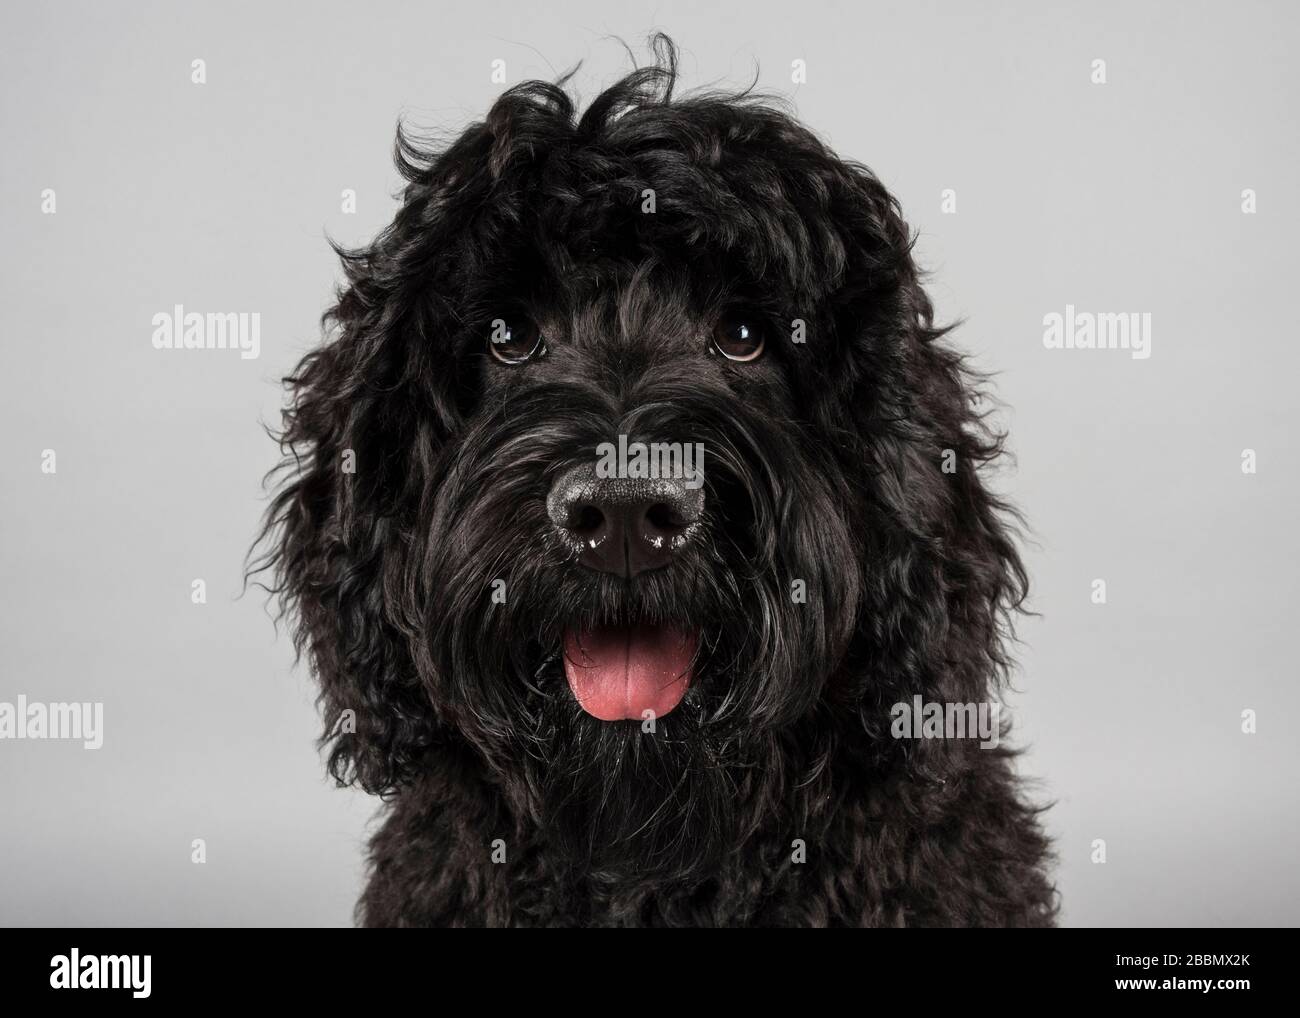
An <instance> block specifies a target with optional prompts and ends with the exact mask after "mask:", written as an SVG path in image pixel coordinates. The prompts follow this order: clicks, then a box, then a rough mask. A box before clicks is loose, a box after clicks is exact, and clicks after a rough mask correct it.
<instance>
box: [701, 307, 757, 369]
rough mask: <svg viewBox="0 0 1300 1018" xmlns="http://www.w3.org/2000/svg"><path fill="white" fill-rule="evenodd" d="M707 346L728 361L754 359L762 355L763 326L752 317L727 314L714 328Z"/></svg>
mask: <svg viewBox="0 0 1300 1018" xmlns="http://www.w3.org/2000/svg"><path fill="white" fill-rule="evenodd" d="M709 346H710V347H711V348H712V349H713V350H716V351H717V352H718V353H720V354H722V356H723V357H725V358H727V360H729V361H756V360H758V359H759V358H760V357H761V356H763V328H762V326H761V325H759V323H758V322H757V321H755V320H754V319H752V318H741V317H736V316H728V317H726V318H724V319H722V321H720V322H719V323H718V324H717V327H716V328H714V330H713V336H712V338H711V339H710V340H709Z"/></svg>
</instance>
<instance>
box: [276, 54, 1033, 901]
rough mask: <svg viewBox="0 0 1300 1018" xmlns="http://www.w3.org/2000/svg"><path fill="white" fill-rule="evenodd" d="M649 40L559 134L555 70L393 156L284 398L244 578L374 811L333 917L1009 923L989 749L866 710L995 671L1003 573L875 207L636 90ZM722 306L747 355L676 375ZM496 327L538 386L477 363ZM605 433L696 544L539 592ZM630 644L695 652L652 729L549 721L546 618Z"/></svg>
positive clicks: (891, 241) (1014, 837) (952, 411)
mask: <svg viewBox="0 0 1300 1018" xmlns="http://www.w3.org/2000/svg"><path fill="white" fill-rule="evenodd" d="M654 46H655V50H656V56H657V60H656V63H655V65H654V66H651V67H643V68H640V69H638V70H636V71H635V72H633V73H631V74H629V75H628V76H627V77H626V78H624V79H623V80H622V81H620V82H618V83H617V84H616V85H614V86H613V87H611V88H610V89H608V90H607V91H605V92H604V93H603V94H601V95H600V96H599V97H598V98H597V99H596V100H595V101H594V102H592V103H591V104H590V106H588V108H587V109H586V111H585V112H582V113H581V114H579V113H578V111H577V110H576V109H575V106H574V103H573V101H572V100H571V99H570V98H569V96H568V95H567V94H566V92H565V91H564V85H565V84H566V82H567V78H565V79H562V80H561V81H560V82H559V83H558V84H556V85H552V84H548V83H541V82H529V83H527V84H523V85H520V86H518V87H516V88H512V89H510V90H509V91H508V92H506V93H505V94H504V95H502V96H501V98H500V99H499V100H498V101H497V102H496V104H495V105H494V106H493V107H492V109H491V111H490V112H489V113H488V115H487V118H486V120H485V121H483V122H482V123H478V124H475V125H473V126H471V127H470V128H469V129H468V130H466V131H465V132H464V133H463V134H462V135H461V136H460V137H459V138H457V139H456V140H455V141H454V142H453V143H451V144H450V145H448V146H446V147H445V148H443V149H441V150H433V151H426V150H424V148H422V147H421V145H419V144H417V143H416V142H414V141H412V140H411V139H410V138H409V137H408V136H406V135H405V134H403V133H402V132H401V131H400V130H399V133H398V142H397V162H398V167H399V169H400V170H401V172H402V174H403V176H404V178H405V179H406V181H407V182H408V184H407V187H406V189H405V192H404V196H403V202H402V206H401V209H400V211H399V212H398V213H397V216H396V219H395V220H394V222H393V223H392V224H391V226H389V227H388V228H387V229H386V230H384V231H383V233H381V234H380V235H379V236H378V237H377V238H376V239H375V241H374V242H373V243H372V244H371V245H370V246H368V247H365V248H363V249H361V250H357V251H350V252H346V251H340V252H339V253H340V255H341V257H342V260H343V265H344V268H345V270H346V274H347V284H346V286H345V287H343V288H342V289H341V291H340V294H339V299H338V303H337V305H336V306H335V307H334V308H333V309H332V310H331V311H330V312H329V313H328V314H327V315H326V326H327V332H328V334H329V339H330V341H329V342H328V343H327V344H326V345H324V346H322V347H321V348H319V349H318V350H316V351H315V352H313V353H311V354H309V355H308V356H307V357H306V358H305V359H304V360H303V362H302V363H301V365H300V366H299V367H298V369H297V371H296V372H295V373H294V374H293V375H292V376H291V377H290V378H289V379H287V380H286V384H287V386H288V387H289V390H290V393H291V401H290V405H289V407H288V408H287V409H286V411H285V416H284V431H283V435H282V446H283V447H284V448H285V451H286V453H287V458H286V462H285V465H284V468H283V473H282V474H281V475H280V480H279V482H278V490H277V493H276V494H275V497H274V501H273V503H272V506H271V509H270V511H269V512H268V517H267V522H266V530H265V533H264V534H263V538H264V540H265V541H266V542H267V544H266V554H265V555H264V556H263V558H262V559H261V560H260V561H259V562H258V563H256V568H257V569H267V570H270V571H271V572H272V573H273V575H274V576H275V577H276V582H275V584H274V589H275V591H276V592H278V593H279V595H280V597H281V599H282V603H283V605H284V607H285V608H286V609H287V610H288V611H290V612H291V614H292V616H293V619H294V623H295V633H296V640H297V644H298V647H299V649H300V650H303V649H305V650H306V651H307V652H308V654H309V658H310V661H311V663H312V665H313V668H314V671H315V673H316V675H317V676H318V677H319V681H320V685H321V701H322V704H323V709H324V714H325V722H326V736H325V739H324V741H325V742H326V743H327V744H328V746H329V747H330V755H329V767H330V771H331V773H332V774H333V775H334V776H335V777H336V778H337V779H338V781H339V782H340V783H354V782H355V783H357V784H359V785H360V786H361V787H363V788H365V789H366V790H368V791H370V792H372V793H377V794H381V795H383V796H385V798H386V799H388V807H387V820H386V823H385V825H384V827H383V829H382V830H381V831H380V833H379V834H378V835H377V836H376V837H375V838H374V841H373V844H372V848H371V877H370V883H369V886H368V888H367V890H366V892H365V895H364V898H363V900H362V901H361V903H360V905H359V907H358V917H359V919H360V921H362V922H364V923H366V924H369V925H425V924H440V925H441V924H450V925H521V926H523V925H665V926H667V925H674V926H677V925H723V924H751V925H869V926H912V925H1047V924H1050V923H1051V922H1052V921H1053V920H1054V915H1055V908H1056V903H1055V893H1054V891H1053V889H1052V887H1051V885H1050V883H1049V880H1048V879H1047V877H1046V876H1045V866H1046V861H1047V859H1048V845H1047V842H1046V840H1045V838H1044V836H1043V834H1042V833H1041V831H1040V828H1039V825H1038V818H1037V810H1036V809H1034V808H1033V807H1032V806H1030V805H1028V804H1027V803H1026V802H1025V801H1024V799H1023V798H1022V797H1021V795H1020V794H1019V792H1018V790H1017V782H1016V778H1015V776H1014V773H1013V769H1012V760H1011V758H1010V754H1009V753H1008V752H1007V751H1005V750H995V751H990V750H982V749H980V748H978V745H977V744H976V743H975V742H974V741H973V740H917V741H908V740H896V739H894V738H892V737H891V735H890V731H889V728H890V708H891V706H892V705H893V704H895V703H897V702H901V701H908V702H910V701H911V699H912V697H913V696H914V695H916V694H920V695H922V696H923V697H924V698H925V699H926V700H927V701H941V702H978V701H985V700H988V699H989V698H991V697H997V696H998V695H999V691H1000V688H1001V686H1002V683H1003V682H1004V681H1005V675H1006V672H1007V668H1008V660H1007V658H1006V656H1005V653H1004V644H1005V643H1006V642H1007V641H1008V640H1009V639H1010V633H1009V623H1010V620H1011V616H1012V615H1013V614H1014V613H1015V612H1016V611H1017V610H1018V608H1019V606H1020V604H1021V602H1022V601H1023V598H1024V593H1025V584H1026V578H1025V573H1024V570H1023V568H1022V565H1021V562H1020V560H1019V558H1018V556H1017V552H1016V549H1015V547H1014V545H1013V542H1012V540H1011V536H1010V535H1011V529H1010V526H1009V523H1010V522H1011V515H1010V513H1009V510H1008V509H1007V507H1006V506H1004V505H1003V504H1002V503H1000V502H999V501H998V500H997V499H996V498H995V497H994V496H993V495H991V494H990V492H989V491H988V489H987V488H986V486H985V484H984V483H983V482H982V480H981V478H980V475H979V472H978V471H979V468H980V467H981V466H982V465H984V464H985V463H987V462H988V461H990V460H992V459H994V458H995V457H996V456H997V455H998V454H999V453H1000V449H1001V442H1000V436H998V435H996V434H993V433H991V432H990V431H989V429H988V428H987V426H986V425H985V423H984V421H983V419H982V417H981V415H980V414H979V413H978V412H977V408H976V406H975V400H976V381H977V380H976V379H974V378H972V377H971V376H970V374H969V373H968V372H967V371H966V370H965V369H964V368H963V366H962V362H961V358H960V357H959V356H958V355H957V354H956V353H954V352H953V351H952V350H951V349H949V348H948V347H947V346H945V345H944V343H943V342H942V341H941V337H942V335H943V332H944V330H943V329H940V328H936V327H935V325H934V324H933V314H932V308H931V304H930V301H929V299H928V298H927V297H926V295H925V293H924V292H923V290H922V287H921V285H920V281H919V278H918V270H917V268H916V266H915V264H914V262H913V259H912V254H911V246H912V242H911V238H910V236H909V232H908V229H907V227H906V225H905V224H904V222H903V219H902V217H901V215H900V211H899V208H898V205H897V203H896V202H895V201H894V199H893V198H892V197H891V196H890V194H889V193H888V192H887V191H886V190H885V188H884V186H883V185H882V184H881V183H880V182H879V181H878V180H877V179H876V177H875V176H874V175H873V174H872V173H871V172H870V171H869V170H867V169H866V168H865V167H863V166H861V165H858V164H856V163H853V162H847V161H844V160H842V159H840V158H837V157H836V156H835V155H834V154H833V153H832V152H830V151H829V150H828V149H827V148H826V146H825V145H823V144H822V143H821V142H820V141H819V140H818V139H817V138H815V137H814V136H813V135H812V134H811V133H810V132H809V131H808V130H807V129H805V128H804V127H802V126H800V124H798V123H797V122H796V121H795V120H794V119H793V118H792V117H791V116H789V115H788V114H787V113H785V112H782V111H781V110H780V109H779V108H778V107H777V106H776V105H775V104H774V103H773V102H772V101H771V100H765V99H762V98H761V97H757V96H755V95H753V94H750V93H742V94H739V95H731V94H726V95H723V94H713V93H709V94H695V95H691V96H687V97H677V96H675V95H674V93H673V86H674V81H675V77H676V66H675V65H676V54H675V51H674V50H673V48H672V45H671V43H669V42H668V41H667V40H666V39H664V38H662V37H659V38H656V39H655V40H654ZM646 189H653V191H654V194H655V197H656V201H657V209H656V211H655V212H654V213H653V214H647V213H645V212H643V211H642V201H643V195H644V192H645V191H646ZM737 306H741V307H744V308H746V309H747V311H748V313H750V314H751V315H754V316H758V317H759V318H761V319H762V320H764V321H766V322H767V323H769V324H770V326H771V332H770V334H771V335H772V336H774V337H777V340H776V341H774V342H772V343H771V344H770V346H771V349H770V350H769V352H768V353H767V355H766V356H765V358H764V359H763V360H762V361H759V362H757V363H754V364H737V363H731V362H729V361H726V360H724V359H722V358H719V357H716V356H710V355H709V353H708V352H707V349H706V342H705V339H704V337H706V336H707V335H708V334H709V330H710V329H711V327H712V325H713V323H714V322H715V321H716V319H717V317H718V316H719V315H720V314H722V313H723V311H724V310H726V309H729V308H734V307H737ZM503 309H518V310H522V311H524V312H526V313H528V314H529V315H531V316H532V317H533V318H534V319H535V320H536V321H537V322H538V323H540V325H541V327H542V330H543V331H544V332H545V334H546V336H547V343H548V348H549V349H548V353H547V355H546V356H545V357H544V358H542V359H540V360H536V361H534V362H532V363H529V364H527V365H524V366H517V367H511V366H504V365H501V364H498V363H496V362H495V361H494V360H493V359H492V358H491V357H490V356H489V355H488V353H487V350H486V347H487V344H486V342H485V336H486V334H487V331H488V323H489V322H490V321H491V320H492V319H493V318H495V317H497V316H498V315H500V314H501V313H502V310H503ZM796 318H799V319H803V320H804V321H805V322H806V328H807V338H806V342H805V343H803V344H796V343H793V342H791V341H790V339H789V334H790V330H789V323H790V322H791V321H792V320H793V319H796ZM619 433H626V434H632V433H636V434H643V435H649V436H654V437H656V438H662V439H664V440H687V441H698V442H702V443H703V444H704V447H705V449H706V450H707V455H708V460H707V470H706V492H707V515H706V517H705V520H704V524H705V526H704V531H703V537H702V539H701V540H698V541H696V542H695V543H694V544H693V545H692V546H691V547H690V549H688V550H689V554H684V555H683V556H682V557H681V559H680V561H678V562H677V563H676V564H674V565H673V566H672V567H671V568H668V569H663V570H659V571H657V572H652V573H647V574H643V575H641V576H639V577H637V578H635V579H634V580H632V581H626V580H621V579H614V578H611V577H608V576H606V575H603V574H598V573H594V572H589V571H587V570H585V569H582V568H579V567H578V566H576V565H575V564H574V563H573V562H571V561H570V560H569V553H568V552H567V550H566V549H565V547H564V546H563V545H562V544H561V543H559V542H558V541H556V540H555V537H554V534H553V533H552V529H551V527H550V526H549V521H548V517H547V512H546V504H545V503H546V495H547V492H548V490H549V488H550V486H551V483H552V481H553V480H554V479H555V478H556V476H557V475H559V474H560V473H561V472H562V471H563V470H564V469H565V468H566V467H568V466H570V465H572V464H573V463H575V462H577V461H579V460H581V459H583V458H584V457H585V458H590V457H591V456H592V455H593V448H594V446H595V445H596V444H597V443H598V442H602V441H608V440H611V439H612V437H613V436H614V435H616V434H619ZM945 450H951V451H952V452H953V453H955V465H956V468H955V472H950V473H948V472H944V470H943V468H942V465H941V464H942V461H943V459H944V452H945ZM349 452H350V453H351V454H352V455H353V456H354V457H355V472H349V471H348V470H347V469H345V467H344V463H345V457H346V456H347V455H348V453H349ZM496 579H504V580H505V581H506V583H507V590H508V600H507V603H505V604H493V603H491V600H490V594H491V591H492V584H493V581H494V580H496ZM794 579H803V580H804V581H806V583H807V588H808V591H809V597H808V602H807V603H806V604H795V603H792V599H791V597H790V584H791V581H792V580H794ZM634 618H645V619H652V620H658V621H670V622H677V623H689V624H691V625H693V626H696V627H699V628H700V629H701V630H702V633H703V642H702V646H701V651H700V660H699V666H698V673H699V675H700V676H701V679H700V681H698V682H693V683H692V688H691V689H690V691H689V692H688V694H687V695H686V698H685V700H684V701H683V702H682V704H681V706H680V707H679V708H678V709H677V710H676V711H674V712H673V713H671V714H669V715H667V716H666V717H664V718H662V719H660V720H659V723H658V729H657V733H656V734H654V735H647V734H644V733H643V732H642V731H641V728H640V726H639V725H638V724H637V723H635V722H622V723H617V722H615V723H607V722H601V721H597V720H596V719H594V718H592V717H590V716H588V715H587V714H585V713H584V712H583V711H582V710H580V709H579V707H578V705H577V703H576V701H575V700H574V697H573V695H572V694H571V693H570V691H569V689H568V687H567V685H566V683H565V680H564V677H563V674H562V669H561V668H560V667H559V665H558V664H557V661H558V658H559V648H560V640H561V633H562V632H563V630H564V628H565V627H566V626H571V625H574V624H575V623H581V622H587V623H590V622H595V621H600V620H611V619H624V620H626V619H634ZM349 711H350V712H354V714H345V712H349ZM351 717H355V731H351V730H349V729H350V728H351V727H353V726H351V725H348V724H347V723H346V722H347V720H348V719H349V718H351ZM498 839H499V842H498ZM796 840H799V841H802V842H803V843H804V844H805V845H806V853H807V857H806V861H805V862H794V861H792V855H793V853H794V849H793V847H792V846H793V845H794V843H795V842H796ZM494 842H498V848H501V847H503V848H504V852H505V861H504V862H499V861H496V862H494V861H493V843H494ZM500 843H503V845H501V844H500ZM498 858H499V854H498Z"/></svg>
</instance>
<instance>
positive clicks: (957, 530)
mask: <svg viewBox="0 0 1300 1018" xmlns="http://www.w3.org/2000/svg"><path fill="white" fill-rule="evenodd" d="M839 185H840V186H839V187H837V188H834V189H832V194H833V195H834V198H833V202H834V203H835V205H837V206H838V208H837V209H836V211H835V221H836V222H838V223H839V224H840V225H841V229H842V231H843V232H842V234H841V236H842V237H843V238H844V247H845V259H844V272H843V276H842V285H841V287H840V289H839V292H838V294H837V295H836V296H835V297H834V298H833V299H832V306H833V307H834V309H835V310H834V322H833V331H834V333H835V337H836V346H837V354H836V356H835V357H833V358H828V361H830V362H831V364H832V365H833V366H832V368H831V370H830V371H828V373H827V375H826V377H824V378H823V379H822V380H821V381H820V382H819V389H820V391H821V393H822V398H821V401H820V403H819V404H818V412H819V413H820V414H822V415H823V426H824V427H829V428H833V433H835V434H842V433H843V431H844V429H843V427H842V425H840V426H835V424H834V422H837V421H838V422H842V421H844V420H846V419H847V420H852V421H854V427H853V428H852V429H851V432H852V435H853V439H852V441H850V442H848V443H842V446H843V453H844V454H845V455H846V456H848V457H849V458H850V461H848V462H845V464H844V466H845V469H846V470H849V471H851V473H852V476H856V477H861V478H862V484H863V487H862V492H861V497H862V499H863V500H864V503H865V506H866V515H867V518H868V525H867V526H866V528H865V533H864V535H863V541H864V548H863V552H864V554H865V562H866V563H867V565H868V567H867V568H864V580H865V583H866V590H865V592H864V611H863V613H862V620H861V628H860V634H861V635H862V636H864V637H865V639H863V640H861V641H860V642H861V644H862V647H863V648H864V649H863V651H862V652H863V653H864V654H865V655H867V656H868V658H869V660H868V661H867V662H866V663H867V668H866V669H865V674H866V675H868V676H869V677H870V682H869V683H868V684H867V686H866V688H863V689H860V690H858V691H857V692H858V693H859V694H860V695H861V696H862V697H866V698H869V699H870V701H872V709H869V710H868V711H867V712H866V713H867V714H868V715H871V716H875V717H885V718H887V717H888V710H889V707H890V705H891V704H892V703H894V702H897V701H898V700H900V699H910V697H911V696H913V695H915V694H917V693H921V694H924V695H926V696H927V697H929V698H931V699H934V700H942V701H953V702H976V701H980V700H985V699H987V698H988V697H990V696H992V695H994V694H995V691H996V687H997V685H998V683H999V681H1000V678H1001V676H1002V675H1003V674H1004V673H1005V670H1006V668H1007V664H1008V660H1007V657H1006V654H1005V652H1004V642H1005V640H1006V639H1007V638H1008V636H1009V629H1010V621H1011V618H1012V616H1013V615H1014V613H1015V611H1016V609H1018V608H1019V606H1020V604H1021V603H1022V601H1023V599H1024V597H1025V595H1026V589H1027V578H1026V575H1025V571H1024V568H1023V566H1022V564H1021V561H1020V558H1019V555H1018V553H1017V551H1016V548H1015V544H1014V542H1013V540H1012V534H1013V528H1012V524H1013V523H1014V522H1015V520H1016V516H1015V513H1014V512H1013V511H1012V510H1011V509H1010V508H1009V507H1008V506H1007V505H1006V504H1004V503H1003V502H1002V501H1001V500H999V499H998V498H997V497H996V496H995V495H994V494H992V493H991V492H990V490H989V488H988V486H987V484H986V479H985V477H984V471H983V469H982V468H984V467H985V465H986V464H989V463H990V462H992V461H993V460H995V459H996V458H997V457H998V456H999V455H1000V454H1001V452H1002V436H1001V435H999V434H997V433H995V432H993V431H991V430H990V429H989V427H988V426H987V422H986V420H985V416H984V415H983V414H981V412H980V411H979V410H978V409H977V400H978V398H979V385H980V382H981V379H980V378H979V377H978V376H976V375H975V374H973V373H972V372H970V371H968V370H967V369H966V368H965V366H964V365H963V362H962V358H961V356H960V355H959V354H957V353H956V352H955V351H954V350H952V349H951V348H949V347H948V346H947V345H946V343H945V341H944V338H943V337H944V334H945V332H946V331H947V330H946V329H942V328H936V327H935V325H934V312H933V308H932V305H931V303H930V300H929V298H928V297H927V296H926V294H925V291H924V290H923V289H922V286H921V281H920V274H919V272H918V270H917V267H916V264H915V262H914V260H913V258H912V243H913V241H912V238H911V236H910V234H909V231H908V228H907V226H906V224H905V223H904V221H903V218H902V215H901V213H900V210H899V207H898V204H897V202H896V201H895V200H894V198H893V197H892V196H891V195H890V194H889V193H888V192H887V191H886V189H885V187H884V186H883V185H882V184H881V183H880V182H879V181H878V180H877V179H876V178H875V177H874V176H873V175H872V174H871V172H870V171H868V170H866V169H865V168H863V167H861V166H857V165H852V164H849V165H847V166H846V167H845V172H844V174H843V176H841V177H840V179H839ZM881 563H887V564H888V565H887V566H885V567H883V569H882V567H881V565H880V564H881ZM872 564H874V565H872ZM859 702H861V700H860V701H859Z"/></svg>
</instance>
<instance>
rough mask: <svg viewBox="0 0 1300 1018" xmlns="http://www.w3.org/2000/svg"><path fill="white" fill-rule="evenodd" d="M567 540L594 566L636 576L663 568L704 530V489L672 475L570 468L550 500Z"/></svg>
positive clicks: (553, 488) (550, 510)
mask: <svg viewBox="0 0 1300 1018" xmlns="http://www.w3.org/2000/svg"><path fill="white" fill-rule="evenodd" d="M546 510H547V513H548V514H549V515H550V517H551V522H552V523H554V524H555V526H556V527H557V528H558V530H559V531H560V535H561V536H562V537H563V538H564V540H565V543H566V544H568V545H570V546H571V547H573V548H580V549H581V550H580V551H579V554H578V561H579V562H580V563H581V564H582V565H584V566H587V567H588V568H590V569H596V570H599V571H600V572H604V573H612V574H614V575H616V576H623V577H632V576H636V575H638V574H639V573H644V572H648V571H649V570H651V569H661V568H663V567H664V566H667V565H669V564H671V563H672V561H673V559H674V558H675V557H676V556H677V555H678V553H680V552H681V550H682V549H683V548H684V547H685V546H686V545H687V544H688V543H689V542H690V541H691V539H692V538H693V537H694V536H695V535H696V533H697V532H698V531H699V529H700V526H701V523H700V519H701V516H702V515H703V513H704V489H703V487H699V488H688V487H687V486H686V484H685V483H684V482H683V481H681V480H676V479H671V478H657V479H652V480H651V479H639V478H621V477H616V478H601V477H597V476H596V467H595V465H594V464H581V465H579V466H576V467H573V468H572V469H570V470H567V471H565V472H564V473H563V474H561V475H560V476H559V478H558V479H557V480H556V481H555V483H554V484H553V485H552V486H551V491H550V494H549V495H548V496H547V499H546Z"/></svg>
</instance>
